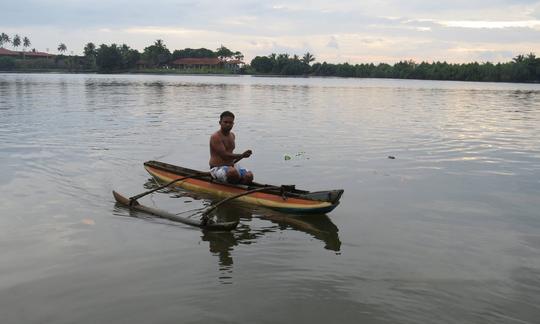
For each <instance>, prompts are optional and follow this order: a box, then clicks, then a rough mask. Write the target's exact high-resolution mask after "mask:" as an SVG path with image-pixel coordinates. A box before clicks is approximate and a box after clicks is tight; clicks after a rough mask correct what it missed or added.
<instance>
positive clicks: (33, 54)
mask: <svg viewBox="0 0 540 324" xmlns="http://www.w3.org/2000/svg"><path fill="white" fill-rule="evenodd" d="M55 56H56V55H54V54H49V53H45V52H38V51H36V50H35V49H32V50H31V51H28V52H26V51H10V50H8V49H5V48H0V57H12V58H22V59H25V58H29V59H50V58H54V57H55Z"/></svg>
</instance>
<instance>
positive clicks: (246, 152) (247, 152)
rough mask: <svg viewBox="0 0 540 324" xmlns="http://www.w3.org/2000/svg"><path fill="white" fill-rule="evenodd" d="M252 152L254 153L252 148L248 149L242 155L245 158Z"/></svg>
mask: <svg viewBox="0 0 540 324" xmlns="http://www.w3.org/2000/svg"><path fill="white" fill-rule="evenodd" d="M252 153H253V152H252V151H251V150H247V151H245V152H244V153H242V157H243V158H248V157H250V156H251V154H252Z"/></svg>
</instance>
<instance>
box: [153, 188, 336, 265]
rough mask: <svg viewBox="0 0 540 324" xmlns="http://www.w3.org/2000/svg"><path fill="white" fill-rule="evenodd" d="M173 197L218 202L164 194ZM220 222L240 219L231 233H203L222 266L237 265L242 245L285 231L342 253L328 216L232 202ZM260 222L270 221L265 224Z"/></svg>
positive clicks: (170, 191)
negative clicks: (235, 260) (234, 254)
mask: <svg viewBox="0 0 540 324" xmlns="http://www.w3.org/2000/svg"><path fill="white" fill-rule="evenodd" d="M156 186H157V185H156V183H155V181H153V179H149V180H148V181H147V182H146V183H145V188H147V189H152V188H154V187H156ZM161 193H165V194H166V195H168V196H169V197H170V198H179V199H185V198H186V197H189V198H191V199H193V200H196V201H200V202H201V204H202V206H209V205H211V204H212V203H216V202H217V201H219V200H216V198H215V197H214V196H210V195H205V194H201V193H192V192H188V191H184V190H182V189H177V188H171V189H165V190H163V191H161ZM214 216H215V218H216V220H217V221H218V222H230V221H237V220H240V224H239V225H238V227H237V228H236V229H235V230H234V231H231V232H213V231H203V235H202V240H203V241H205V242H208V243H209V250H210V252H211V253H214V254H217V255H218V256H219V263H220V265H221V266H224V267H229V266H231V265H232V264H233V259H232V255H231V253H232V251H233V249H234V247H235V246H238V245H240V244H255V243H257V241H258V239H259V238H260V237H263V236H264V235H265V234H267V233H273V232H277V231H284V230H295V231H300V232H304V233H306V234H308V235H310V236H311V237H313V238H315V239H317V240H320V241H322V242H323V243H324V248H325V249H327V250H332V251H336V252H338V251H340V248H341V241H340V239H339V235H338V231H339V229H338V228H337V226H336V225H335V224H334V223H332V221H331V220H330V218H329V217H328V216H327V215H325V214H320V215H291V214H284V213H280V212H277V211H273V210H270V209H266V208H262V207H256V206H252V205H247V204H245V203H241V202H236V201H231V202H230V203H227V204H225V205H223V206H220V207H219V208H218V209H217V210H216V212H215V215H214ZM256 220H266V221H269V222H270V223H268V222H262V225H260V226H259V224H261V222H259V221H256Z"/></svg>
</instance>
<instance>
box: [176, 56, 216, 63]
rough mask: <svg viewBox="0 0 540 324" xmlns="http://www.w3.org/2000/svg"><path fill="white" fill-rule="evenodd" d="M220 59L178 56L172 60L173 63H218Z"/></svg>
mask: <svg viewBox="0 0 540 324" xmlns="http://www.w3.org/2000/svg"><path fill="white" fill-rule="evenodd" d="M221 62H222V61H221V60H220V59H218V58H217V57H205V58H192V57H189V58H179V59H177V60H174V61H173V62H172V63H171V64H173V65H218V64H220V63H221Z"/></svg>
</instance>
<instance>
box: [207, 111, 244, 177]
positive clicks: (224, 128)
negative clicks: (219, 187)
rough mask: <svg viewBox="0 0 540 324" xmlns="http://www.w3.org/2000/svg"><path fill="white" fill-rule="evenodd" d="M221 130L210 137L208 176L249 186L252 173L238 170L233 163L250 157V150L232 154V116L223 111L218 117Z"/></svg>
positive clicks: (233, 144)
mask: <svg viewBox="0 0 540 324" xmlns="http://www.w3.org/2000/svg"><path fill="white" fill-rule="evenodd" d="M219 125H220V126H221V129H220V130H218V131H217V132H215V133H214V134H212V136H211V137H210V174H212V177H214V178H215V179H218V180H220V181H223V182H229V183H243V184H249V183H251V182H252V181H253V173H252V172H251V171H249V170H246V169H243V168H240V167H239V166H238V165H235V163H236V162H237V161H238V160H240V159H242V158H248V157H250V156H251V153H252V152H251V150H247V151H245V152H244V153H242V154H235V153H233V151H234V148H235V143H234V140H235V136H234V133H233V132H231V129H232V128H233V125H234V114H233V113H232V112H230V111H224V112H223V113H222V114H221V116H219Z"/></svg>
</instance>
